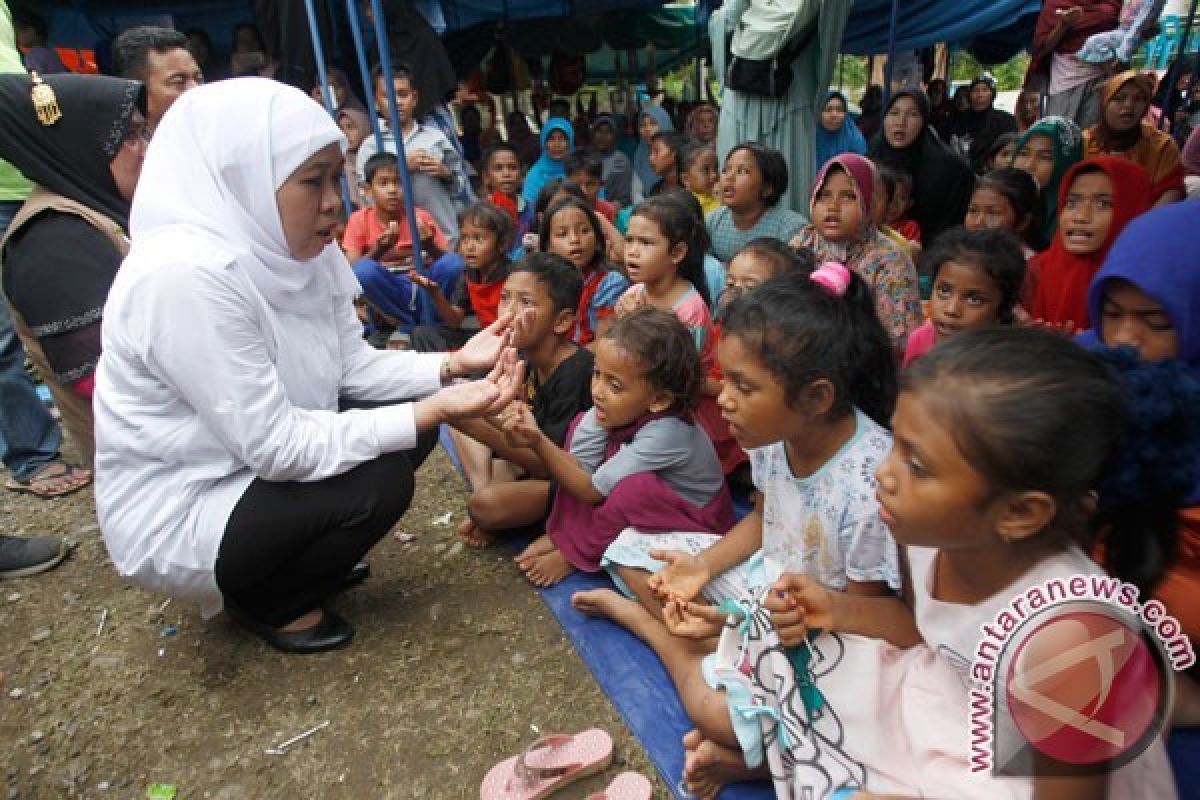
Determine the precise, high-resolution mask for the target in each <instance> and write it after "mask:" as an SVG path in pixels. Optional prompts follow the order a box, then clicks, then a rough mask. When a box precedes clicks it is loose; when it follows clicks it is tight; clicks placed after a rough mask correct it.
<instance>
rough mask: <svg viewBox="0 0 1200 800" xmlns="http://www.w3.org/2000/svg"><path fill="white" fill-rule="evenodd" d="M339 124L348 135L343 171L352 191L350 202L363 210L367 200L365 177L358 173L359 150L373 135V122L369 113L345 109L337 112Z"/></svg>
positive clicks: (355, 109)
mask: <svg viewBox="0 0 1200 800" xmlns="http://www.w3.org/2000/svg"><path fill="white" fill-rule="evenodd" d="M337 124H338V127H339V128H341V129H342V133H344V134H345V135H346V156H345V166H344V167H343V170H344V171H345V174H346V185H347V187H348V188H349V190H350V202H351V203H353V204H354V207H355V208H361V207H362V206H363V204H364V203H365V200H366V198H365V197H364V196H363V176H362V173H360V172H359V171H358V150H359V148H360V147H362V143H363V140H364V139H366V138H367V136H369V135H370V134H371V120H370V119H368V117H367V112H365V111H362V110H360V109H357V108H343V109H342V110H341V111H339V112H337Z"/></svg>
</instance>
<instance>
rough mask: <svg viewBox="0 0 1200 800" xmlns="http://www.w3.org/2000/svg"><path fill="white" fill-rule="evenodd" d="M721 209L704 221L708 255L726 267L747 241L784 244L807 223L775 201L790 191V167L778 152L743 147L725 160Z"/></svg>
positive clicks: (753, 145) (752, 144) (750, 145)
mask: <svg viewBox="0 0 1200 800" xmlns="http://www.w3.org/2000/svg"><path fill="white" fill-rule="evenodd" d="M719 188H720V199H721V204H722V205H721V208H718V209H717V210H716V211H713V212H712V213H710V214H709V215H708V216H707V217H706V218H705V224H706V225H707V226H708V235H709V238H710V239H711V240H712V254H713V255H714V256H716V257H717V260H718V261H720V262H721V263H722V264H728V263H729V260H730V259H731V258H733V257H734V256H735V255H736V254H737V252H738V251H739V250H741V249H742V248H743V247H745V246H746V243H747V242H749V241H750V240H751V239H757V238H759V237H760V236H769V237H772V238H775V239H779V240H780V241H783V242H786V241H789V240H791V238H792V237H793V236H795V235H796V234H797V233H799V232H800V230H801V229H802V228H803V227H804V225H805V223H806V222H807V220H805V219H804V217H803V216H802V215H800V214H797V213H796V212H795V211H792V210H791V209H789V208H780V206H779V200H780V198H782V197H783V193H784V192H786V191H787V188H788V166H787V161H785V160H784V158H783V155H782V154H780V153H779V151H778V150H772V149H770V148H768V147H763V146H762V145H760V144H758V143H756V142H743V143H741V144H739V145H737V146H736V147H734V148H733V149H732V150H730V151H729V155H728V156H726V157H725V163H724V164H723V165H722V166H721V181H720V184H719Z"/></svg>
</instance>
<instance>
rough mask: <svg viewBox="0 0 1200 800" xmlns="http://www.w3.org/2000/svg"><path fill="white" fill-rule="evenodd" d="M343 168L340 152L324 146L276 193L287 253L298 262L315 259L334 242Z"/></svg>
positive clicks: (334, 148)
mask: <svg viewBox="0 0 1200 800" xmlns="http://www.w3.org/2000/svg"><path fill="white" fill-rule="evenodd" d="M344 165H345V160H344V159H343V158H342V151H341V148H339V147H338V146H337V144H330V145H326V146H325V147H323V148H321V149H320V150H318V151H317V152H315V153H313V154H312V155H311V156H309V158H308V160H307V161H305V162H304V163H303V164H301V165H300V166H299V167H297V168H296V171H295V172H293V173H292V174H291V175H289V176H288V179H287V180H286V181H284V182H283V185H282V186H280V187H279V189H278V191H276V192H275V204H276V205H277V206H278V207H279V221H280V223H281V224H282V226H283V236H284V238H285V239H286V240H287V247H288V252H290V253H291V254H292V257H293V258H295V259H296V260H298V261H308V260H309V259H312V258H316V257H317V256H319V255H320V254H321V251H322V250H324V249H325V248H326V247H327V246H328V245H329V244H330V243H332V242H333V240H334V230H335V228H336V226H337V224H338V210H339V209H340V207H341V202H342V199H341V194H340V193H339V191H340V187H339V186H338V181H339V179H340V178H341V175H342V167H343V166H344Z"/></svg>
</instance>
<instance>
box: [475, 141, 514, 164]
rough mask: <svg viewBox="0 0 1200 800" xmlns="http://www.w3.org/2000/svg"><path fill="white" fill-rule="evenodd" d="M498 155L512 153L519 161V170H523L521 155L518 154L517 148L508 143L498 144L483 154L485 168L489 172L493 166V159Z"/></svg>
mask: <svg viewBox="0 0 1200 800" xmlns="http://www.w3.org/2000/svg"><path fill="white" fill-rule="evenodd" d="M497 153H512V154H513V157H514V158H516V159H517V169H520V168H521V154H520V153H518V152H517V148H515V147H513V146H512V145H511V144H509V143H508V142H497V143H496V144H494V145H492V146H491V147H489V148H488V149H487V151H486V152H484V154H483V168H484V170H487V169H488V168H489V167H491V166H492V159H493V158H494V157H495V156H496V154H497Z"/></svg>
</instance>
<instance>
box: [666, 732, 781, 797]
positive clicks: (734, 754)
mask: <svg viewBox="0 0 1200 800" xmlns="http://www.w3.org/2000/svg"><path fill="white" fill-rule="evenodd" d="M683 746H684V748H685V750H686V752H685V754H684V757H683V778H684V780H685V781H686V782H687V788H688V789H689V790H690V791H691V792H692V793H693V794H694V795H696V796H697V797H699V798H700V800H714V798H716V796H717V793H718V792H720V791H721V789H722V788H724V787H725V786H727V785H728V784H731V783H737V782H738V781H747V780H754V779H757V778H762V777H765V776H766V773H765V772H764V771H763V770H762V768H759V769H750V768H749V767H747V766H746V759H745V757H744V756H743V755H742V753H741V751H740V750H734V749H732V748H729V747H722V746H721V745H719V744H717V743H716V742H714V741H712V740H711V739H705V738H704V734H702V733H701V732H700V731H698V730H693V731H688V733H687V734H686V735H685V736H684V737H683Z"/></svg>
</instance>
